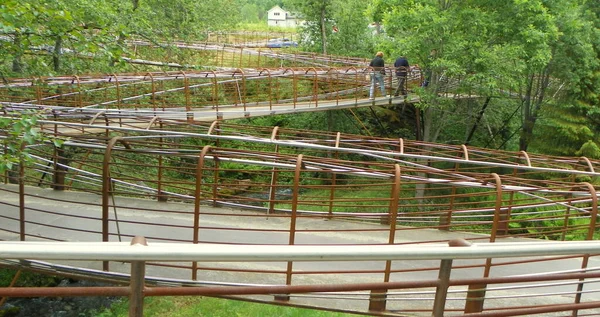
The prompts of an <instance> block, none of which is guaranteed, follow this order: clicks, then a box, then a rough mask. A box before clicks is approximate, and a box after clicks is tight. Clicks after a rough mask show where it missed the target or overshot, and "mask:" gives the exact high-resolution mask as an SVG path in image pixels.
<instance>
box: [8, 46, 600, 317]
mask: <svg viewBox="0 0 600 317" xmlns="http://www.w3.org/2000/svg"><path fill="white" fill-rule="evenodd" d="M223 54H225V53H223ZM230 56H235V55H233V54H231V55H230ZM259 61H260V59H259ZM368 71H369V70H368V68H364V67H363V68H358V67H335V68H329V67H326V68H316V67H307V68H285V67H284V68H264V69H263V68H261V69H259V68H255V69H251V68H250V69H249V68H238V69H229V70H219V71H196V72H172V73H146V74H119V75H105V76H71V77H53V78H36V79H13V80H10V81H9V82H8V83H5V84H3V85H0V98H1V99H2V100H3V101H2V103H1V105H2V110H3V112H4V116H10V115H12V114H13V111H23V110H32V109H34V110H39V112H40V113H41V114H40V115H41V116H42V119H41V120H39V121H38V124H39V131H40V133H42V134H43V135H44V136H46V137H49V138H59V139H63V140H65V142H64V144H63V145H62V146H61V147H55V146H54V144H51V143H40V144H31V145H29V146H28V147H27V150H28V153H29V155H30V159H29V160H24V161H22V162H21V164H20V165H19V166H15V167H14V168H13V169H10V170H7V171H6V172H5V173H4V174H2V175H0V181H1V182H2V184H0V240H4V241H7V242H6V243H3V244H2V245H3V246H6V250H9V249H10V246H13V247H14V246H18V245H21V244H22V245H23V246H26V245H30V244H29V243H30V242H31V243H32V244H31V245H32V248H33V246H36V247H38V248H39V247H40V246H44V245H47V244H45V243H42V242H52V243H50V244H48V247H49V248H52V249H48V250H54V251H57V252H58V250H59V249H60V248H62V247H61V246H68V245H69V244H68V242H74V241H82V244H84V245H85V246H87V247H88V248H89V251H90V252H91V253H93V252H96V251H93V252H92V250H96V249H97V248H104V246H105V245H112V244H113V243H118V242H119V241H129V240H131V239H132V238H134V237H136V236H144V237H146V239H147V240H148V245H149V246H153V245H157V246H160V253H164V254H165V255H164V257H142V258H136V259H133V258H120V257H118V256H115V257H112V256H111V257H104V258H96V259H98V260H101V261H100V262H98V261H94V262H89V261H83V262H80V261H76V262H73V261H75V260H77V259H79V260H89V258H87V257H85V256H84V254H85V252H84V253H81V254H80V253H77V252H79V251H77V252H76V253H77V255H76V256H75V255H74V257H65V258H62V257H61V259H63V260H69V262H67V263H65V262H61V260H60V259H59V258H56V257H55V258H52V262H50V263H44V262H40V261H37V260H35V259H38V260H41V259H49V260H50V258H44V257H42V256H40V257H34V258H32V257H30V256H28V255H27V254H22V255H19V256H17V255H16V254H9V253H2V252H3V251H2V250H5V249H0V254H4V255H3V256H2V257H3V258H11V257H14V259H24V258H27V259H29V260H30V261H17V262H14V261H8V262H4V263H3V265H7V266H17V267H22V268H27V269H32V270H40V271H44V272H52V273H53V274H66V275H78V276H83V277H86V278H100V279H104V280H111V281H115V282H122V281H123V280H124V279H126V278H127V274H129V273H130V272H131V271H132V269H131V267H130V266H129V265H127V264H125V263H123V262H121V260H123V261H134V262H137V260H140V261H143V262H144V263H143V270H144V271H145V276H146V282H147V283H150V284H152V283H155V284H157V285H160V286H190V285H193V286H200V285H201V286H203V288H193V289H192V288H183V287H180V288H171V289H161V288H152V289H148V290H145V291H144V292H145V294H146V295H150V294H156V295H160V294H169V295H174V294H186V292H188V293H189V294H192V293H194V292H196V293H195V294H201V292H214V293H211V294H212V295H215V296H216V295H218V296H229V297H231V298H238V299H239V297H235V296H243V297H242V298H244V299H251V300H260V301H267V302H270V303H277V304H286V305H301V306H311V307H319V308H323V309H330V310H343V311H353V312H361V313H366V314H372V315H390V316H391V315H394V316H396V315H411V316H419V315H431V313H432V312H433V313H434V314H435V315H436V316H441V314H445V315H448V316H450V315H462V314H466V313H468V314H469V316H516V315H530V314H534V313H535V314H537V313H544V314H545V313H548V314H551V312H554V313H553V314H559V315H560V314H562V315H565V314H568V315H578V316H585V315H594V314H598V311H597V309H598V302H597V300H596V298H597V293H598V288H597V285H596V284H597V282H598V276H597V270H598V268H599V267H600V265H599V263H598V259H599V258H598V252H597V244H596V242H594V241H592V240H597V239H598V236H599V229H598V221H597V218H598V206H597V204H598V202H597V193H596V186H595V179H596V178H597V177H598V176H599V175H598V174H599V172H598V166H599V165H600V161H597V160H592V159H589V158H586V157H550V156H542V155H535V154H532V153H527V152H507V151H493V150H488V149H481V148H474V147H468V146H465V145H458V146H455V145H443V144H432V143H426V142H419V141H412V140H404V139H401V138H395V139H394V138H381V137H367V136H361V135H351V134H345V133H341V132H337V133H336V132H319V131H305V130H293V129H284V128H279V127H272V128H264V127H257V126H250V125H239V124H230V123H227V122H224V121H223V120H225V119H229V118H237V117H248V116H254V115H271V114H278V113H293V112H299V111H321V110H328V109H336V108H352V107H358V106H372V105H394V104H400V103H407V102H408V103H410V102H418V99H411V98H408V99H402V100H395V99H393V98H387V97H386V98H381V99H378V100H375V101H369V100H368V99H367V98H365V97H366V93H367V92H366V88H367V82H366V81H365V79H364V75H365V73H368ZM389 73H390V74H391V73H392V72H389ZM391 80H392V78H391V77H390V78H389V80H388V83H391ZM419 82H420V74H419V72H415V73H414V77H412V78H411V83H410V85H411V86H412V87H414V88H415V89H417V88H416V87H417V86H418V83H419ZM458 91H459V90H454V89H452V90H450V91H448V92H447V93H448V94H447V96H448V97H450V98H462V97H465V98H477V96H471V95H465V96H463V95H461V94H459V93H457V92H458ZM442 92H443V91H442ZM266 100H267V101H266ZM0 138H1V139H2V141H3V144H4V145H3V147H2V149H1V150H2V151H6V149H7V148H6V146H8V145H7V144H6V142H5V141H6V140H7V139H6V138H5V136H4V135H2V134H0ZM457 239H461V240H457ZM463 240H464V241H466V242H461V243H459V244H460V245H468V244H473V245H472V246H471V247H469V248H450V249H451V251H450V253H447V251H443V250H442V249H446V248H445V247H443V248H442V247H440V246H439V244H440V243H443V244H445V243H447V241H463ZM8 241H19V242H18V243H15V242H8ZM23 242H26V243H23ZM54 242H56V243H54ZM59 242H60V243H59ZM63 243H64V244H63ZM207 245H208V246H207ZM118 246H121V245H118ZM209 246H210V247H209ZM354 246H357V247H356V248H358V249H367V250H370V251H369V252H374V251H375V250H379V249H392V250H395V251H394V252H399V253H398V254H400V253H402V254H408V253H403V252H409V251H410V252H413V251H414V252H417V251H418V250H421V249H423V250H429V251H431V252H432V254H434V253H435V252H438V253H437V254H438V256H434V257H432V256H431V255H430V256H425V255H423V254H421V255H419V256H415V257H414V258H402V256H400V255H398V257H397V258H396V257H394V256H391V255H390V254H380V255H379V257H373V258H354V259H355V261H352V260H351V259H349V257H350V258H352V256H353V255H356V256H358V255H357V253H352V252H354V251H351V250H352V249H353V248H355V247H354ZM523 246H531V247H532V248H533V249H535V251H532V249H528V250H529V251H528V252H530V251H531V252H532V253H520V251H518V250H519V248H521V247H523ZM588 246H592V247H591V249H585V250H583V249H582V248H587V247H588ZM186 247H188V248H189V250H196V249H197V248H205V247H206V248H212V249H214V248H216V249H217V250H229V249H230V248H231V249H235V250H236V251H235V252H239V251H240V249H243V250H248V251H249V252H258V250H266V249H272V250H277V251H272V252H276V254H275V256H273V257H272V258H271V260H274V262H264V261H261V260H260V259H256V258H255V259H246V261H242V262H239V261H236V262H228V261H226V259H225V258H223V259H221V258H213V261H210V262H205V261H202V259H200V258H199V257H200V255H199V254H197V255H194V256H193V257H192V256H189V257H186V256H184V254H185V252H183V251H181V252H183V253H181V252H180V250H181V249H184V250H185V249H186ZM2 248H4V247H2ZM27 248H28V247H27ZM55 248H56V249H55ZM77 248H81V245H79V247H77ZM111 248H112V247H111ZM440 248H441V249H440ZM565 248H566V249H567V250H565ZM17 249H18V248H17ZM129 249H131V247H130V248H129ZM292 249H296V250H297V249H304V250H306V249H309V250H313V249H314V250H315V254H316V250H328V251H327V252H331V253H336V254H340V253H341V255H340V257H339V258H328V260H327V261H306V259H300V258H294V257H293V256H292V255H290V257H285V256H283V255H284V253H285V252H288V251H285V250H292ZM455 249H456V250H455ZM463 249H464V250H468V251H463ZM24 250H25V249H24ZM135 250H138V249H135ZM432 250H434V251H432ZM459 250H460V251H459ZM486 250H487V251H486ZM489 250H494V251H489ZM499 250H502V252H500V251H499ZM511 250H514V252H513V253H511ZM558 250H560V251H558ZM30 251H32V252H33V249H31V250H30ZM38 251H40V250H38ZM429 251H428V252H429ZM36 252H37V251H36ZM186 252H187V251H186ZM277 252H280V253H277ZM346 252H348V253H347V254H346ZM361 252H362V251H361ZM461 252H466V253H470V252H474V253H478V252H481V253H480V254H472V255H471V256H468V257H463V256H461V255H460V254H462V253H461ZM487 252H491V253H487ZM91 253H90V254H91ZM417 253H418V252H417ZM30 254H34V253H30ZM50 254H58V253H55V252H53V251H51V252H50ZM169 254H170V255H169ZM328 254H330V253H328ZM205 255H206V254H205ZM442 255H443V256H442ZM510 255H514V256H512V257H511V256H510ZM45 256H46V257H49V256H51V255H48V254H46V255H45ZM94 256H99V253H96V254H95V255H94ZM196 256H198V257H196ZM321 256H322V257H323V259H325V258H326V256H325V255H324V254H321ZM90 257H93V256H92V255H90ZM34 260H35V261H34ZM174 260H176V261H174ZM220 260H223V261H222V262H221V261H220ZM271 260H269V261H271ZM440 260H441V262H440ZM451 260H454V261H451ZM215 261H218V262H215ZM449 261H451V262H449ZM450 268H451V270H450ZM140 269H141V267H137V268H136V269H135V270H137V271H136V272H138V273H135V274H133V273H132V274H133V275H138V274H139V270H140ZM135 270H134V271H135ZM450 272H452V278H450V275H449V274H450ZM139 281H140V279H139V278H138V279H137V282H136V285H137V286H136V287H137V288H138V289H139V288H140V287H141V286H140V285H139ZM353 285H354V286H353ZM355 285H361V286H360V287H357V286H355ZM365 285H368V287H367V286H365ZM216 286H219V289H214V288H215V287H216ZM223 286H227V288H221V287H223ZM249 286H253V287H259V288H260V289H262V291H261V292H262V293H261V294H269V295H267V296H262V297H260V298H256V297H253V294H258V293H256V290H257V289H256V288H255V289H253V290H244V291H242V289H245V287H249ZM153 290H154V291H155V293H151V292H153ZM57 291H58V290H57ZM324 291H326V292H327V293H328V294H326V295H324V294H321V293H320V292H324ZM334 291H335V293H332V294H330V293H329V292H334ZM2 292H7V293H3V294H7V295H6V296H10V294H8V292H18V293H19V294H20V295H19V296H24V295H26V294H30V295H35V294H42V292H49V291H47V290H41V291H39V290H35V289H31V290H9V291H2ZM36 292H37V293H36ZM89 292H95V290H90V291H89ZM115 292H121V293H119V294H121V295H123V296H126V295H130V294H132V293H130V292H129V291H127V290H123V289H119V290H116V289H115ZM227 292H229V293H227ZM315 292H316V293H315ZM300 293H302V294H300ZM14 294H17V293H13V295H14ZM136 294H138V295H139V292H138V293H136ZM234 294H239V295H235V296H234ZM138 300H139V297H138ZM133 306H134V307H140V305H133ZM562 315H561V316H562Z"/></svg>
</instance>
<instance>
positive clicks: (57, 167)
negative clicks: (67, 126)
mask: <svg viewBox="0 0 600 317" xmlns="http://www.w3.org/2000/svg"><path fill="white" fill-rule="evenodd" d="M53 163H54V177H53V181H52V188H53V189H54V190H65V174H66V173H67V172H66V171H67V168H66V167H65V166H61V165H67V164H68V163H69V161H68V160H67V159H66V158H65V150H64V149H62V148H58V147H56V146H55V147H54V162H53Z"/></svg>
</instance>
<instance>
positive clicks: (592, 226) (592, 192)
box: [571, 182, 598, 317]
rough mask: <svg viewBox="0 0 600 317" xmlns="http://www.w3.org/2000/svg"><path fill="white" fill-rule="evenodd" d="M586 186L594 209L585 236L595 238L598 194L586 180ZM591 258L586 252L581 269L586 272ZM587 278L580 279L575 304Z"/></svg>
mask: <svg viewBox="0 0 600 317" xmlns="http://www.w3.org/2000/svg"><path fill="white" fill-rule="evenodd" d="M583 184H584V185H585V186H587V188H588V190H589V191H590V197H591V198H592V210H591V212H590V225H589V227H588V232H587V236H586V237H585V239H586V240H594V233H595V232H596V229H597V228H596V223H597V218H598V196H596V189H595V188H594V186H593V185H592V184H590V183H587V182H584V183H583ZM589 260H590V255H589V254H584V255H583V257H582V259H581V271H582V272H585V271H586V270H587V267H588V262H589ZM584 282H585V279H580V280H579V283H578V284H577V294H576V295H575V304H579V303H581V295H582V293H583V285H584V284H585V283H584ZM578 312H579V311H578V310H577V309H575V310H573V314H572V315H571V316H573V317H576V316H578Z"/></svg>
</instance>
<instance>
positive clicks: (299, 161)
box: [275, 154, 303, 301]
mask: <svg viewBox="0 0 600 317" xmlns="http://www.w3.org/2000/svg"><path fill="white" fill-rule="evenodd" d="M302 158H303V155H302V154H300V155H298V158H297V160H296V169H295V170H294V189H293V190H292V214H291V217H292V218H291V219H290V238H289V245H294V244H295V242H296V218H297V217H298V194H299V193H300V173H301V172H302V165H303V164H302ZM293 264H294V262H293V261H288V263H287V270H286V277H285V284H286V285H292V274H293ZM275 299H277V300H284V301H289V300H290V296H289V295H288V294H286V295H278V296H276V297H275Z"/></svg>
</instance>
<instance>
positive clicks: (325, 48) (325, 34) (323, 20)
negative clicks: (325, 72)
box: [321, 7, 327, 54]
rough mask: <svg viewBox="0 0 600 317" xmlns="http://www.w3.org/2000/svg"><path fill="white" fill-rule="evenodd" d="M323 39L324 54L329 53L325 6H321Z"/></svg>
mask: <svg viewBox="0 0 600 317" xmlns="http://www.w3.org/2000/svg"><path fill="white" fill-rule="evenodd" d="M321 40H322V41H323V54H327V32H326V25H325V8H324V7H323V8H321Z"/></svg>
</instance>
